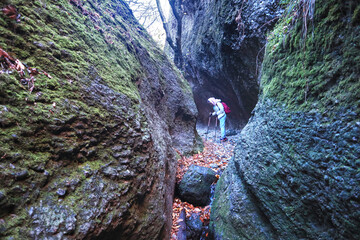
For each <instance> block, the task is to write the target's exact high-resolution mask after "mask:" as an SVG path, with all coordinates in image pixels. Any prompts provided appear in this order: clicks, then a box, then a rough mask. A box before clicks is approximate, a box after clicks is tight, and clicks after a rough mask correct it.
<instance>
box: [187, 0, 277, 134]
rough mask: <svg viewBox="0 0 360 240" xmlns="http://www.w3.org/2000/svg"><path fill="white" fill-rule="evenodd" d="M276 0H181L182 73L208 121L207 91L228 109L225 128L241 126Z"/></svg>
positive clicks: (253, 96)
mask: <svg viewBox="0 0 360 240" xmlns="http://www.w3.org/2000/svg"><path fill="white" fill-rule="evenodd" d="M282 8H283V6H282V5H281V4H279V1H275V0H272V1H257V0H250V1H243V0H226V1H208V0H196V1H184V12H185V15H184V18H183V34H182V43H183V44H182V48H183V55H184V60H185V67H184V68H185V69H184V73H185V77H186V79H187V80H188V81H189V83H190V85H191V87H192V89H193V93H194V100H195V102H196V105H197V107H198V111H199V123H202V124H207V120H208V115H209V112H210V111H211V107H210V105H209V104H208V103H207V99H208V98H209V97H215V98H220V99H221V100H223V101H224V102H226V103H227V105H228V106H229V107H230V108H231V109H232V112H231V114H230V115H229V116H228V118H227V125H228V127H229V128H241V127H243V126H244V125H245V124H246V122H247V121H248V119H249V117H250V114H251V111H252V110H253V109H254V107H255V105H256V102H257V98H258V93H259V83H258V76H259V72H260V66H261V62H262V59H263V54H264V46H265V43H266V35H265V33H266V32H267V31H268V30H269V29H271V28H272V27H273V26H274V24H275V23H276V21H277V19H278V17H279V16H280V14H281V12H282V11H283V10H282Z"/></svg>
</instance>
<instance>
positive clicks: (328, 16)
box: [261, 0, 360, 111]
mask: <svg viewBox="0 0 360 240" xmlns="http://www.w3.org/2000/svg"><path fill="white" fill-rule="evenodd" d="M316 4H317V5H316V7H315V9H316V11H315V15H314V20H313V21H312V22H311V21H310V20H308V23H307V25H308V29H307V33H306V35H305V34H304V30H303V24H304V23H303V21H304V19H303V17H302V16H298V17H297V18H296V19H294V15H288V16H284V17H283V19H282V20H280V22H279V24H278V25H277V26H276V27H275V29H274V30H273V32H272V33H270V34H269V37H268V39H269V42H268V46H267V50H266V56H265V59H264V63H263V75H262V79H261V85H262V98H263V99H264V98H266V97H271V98H275V99H277V100H279V102H282V103H285V104H286V105H287V106H288V107H289V108H291V109H303V110H304V109H311V108H312V106H313V105H314V103H316V105H317V106H318V110H319V111H325V110H326V109H327V108H328V107H329V102H331V99H332V98H335V99H342V101H340V103H339V104H338V105H337V106H336V107H341V106H350V105H352V103H353V102H354V101H356V100H358V99H359V95H358V91H356V89H359V88H360V82H359V81H355V79H356V78H357V79H359V73H360V65H359V64H360V62H359V61H358V60H359V57H358V56H359V55H360V50H359V48H356V47H355V46H356V42H359V41H360V37H359V36H360V34H359V32H360V26H359V22H358V23H357V24H353V25H352V26H351V25H349V24H348V23H347V22H346V21H345V19H346V18H348V17H349V16H348V14H349V13H346V11H344V10H343V9H342V8H343V5H342V4H341V3H340V2H339V1H336V0H333V1H327V2H325V1H320V2H319V1H317V2H316ZM356 11H358V8H356V9H355V10H354V12H353V13H351V16H354V15H356ZM289 19H292V20H291V21H289ZM290 22H295V23H294V24H293V25H291V24H289V23H290ZM284 29H286V31H284ZM304 36H306V38H304ZM284 39H285V40H284ZM283 41H284V42H283ZM349 89H352V91H349Z"/></svg>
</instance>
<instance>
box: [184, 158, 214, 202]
mask: <svg viewBox="0 0 360 240" xmlns="http://www.w3.org/2000/svg"><path fill="white" fill-rule="evenodd" d="M215 180H216V177H215V172H214V171H213V170H212V169H211V168H206V167H201V166H196V165H191V166H190V168H189V169H188V170H187V171H186V173H185V175H184V176H183V178H182V180H181V182H180V183H179V186H178V192H179V197H180V199H181V200H183V201H186V202H188V203H190V204H193V205H195V206H206V205H208V204H209V203H210V193H211V184H212V183H213V182H214V181H215Z"/></svg>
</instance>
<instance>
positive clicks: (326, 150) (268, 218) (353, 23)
mask: <svg viewBox="0 0 360 240" xmlns="http://www.w3.org/2000/svg"><path fill="white" fill-rule="evenodd" d="M290 4H291V6H292V7H293V8H292V10H288V13H289V14H288V15H284V16H283V18H282V19H281V20H280V21H279V22H278V24H277V26H276V27H275V28H274V30H273V31H272V32H270V34H269V42H268V46H267V49H266V56H265V57H264V62H263V69H262V76H261V94H260V96H259V102H258V103H257V106H256V108H255V109H254V112H253V116H252V117H251V118H250V120H249V123H248V124H247V125H246V126H245V128H244V129H243V130H242V132H241V136H240V139H239V142H238V145H237V147H236V149H235V155H234V159H233V161H232V162H231V163H230V164H229V166H228V167H227V169H226V171H225V172H224V174H223V175H222V176H221V178H220V180H219V181H218V184H217V187H216V191H215V201H214V204H213V206H212V209H211V227H212V228H213V230H214V237H215V239H358V238H359V237H360V233H359V230H358V229H359V227H360V222H359V216H360V210H359V209H360V208H359V204H360V198H359V196H360V195H359V191H360V188H359V186H360V184H359V183H360V174H359V158H360V150H359V149H360V141H359V136H360V110H359V109H360V108H359V106H360V105H359V104H360V97H359V96H360V95H359V93H360V90H359V88H360V82H359V78H360V65H359V64H360V63H359V61H358V60H357V57H356V56H359V54H360V48H359V47H358V42H359V40H360V39H359V38H360V37H359V36H360V34H359V33H360V25H359V23H360V21H359V13H358V10H359V6H358V4H357V2H356V1H349V2H348V4H343V2H341V1H336V0H331V1H323V0H319V1H316V4H315V12H313V13H311V14H309V15H307V20H309V19H311V23H310V21H308V22H306V23H307V24H309V25H307V27H308V32H307V33H306V32H304V29H305V27H304V26H305V25H304V23H305V22H304V20H305V19H306V18H305V17H304V15H302V12H303V9H304V7H303V6H299V5H296V4H294V3H293V2H290ZM307 4H310V1H309V2H307ZM355 6H356V7H355ZM306 7H309V5H307V6H305V9H306ZM313 7H314V6H310V8H311V9H314V8H313ZM295 9H299V10H298V11H299V12H297V13H295ZM309 12H311V11H309ZM310 28H311V29H312V30H309V29H310ZM285 29H286V31H285V32H284V30H285ZM355 46H357V47H355Z"/></svg>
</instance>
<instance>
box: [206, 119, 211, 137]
mask: <svg viewBox="0 0 360 240" xmlns="http://www.w3.org/2000/svg"><path fill="white" fill-rule="evenodd" d="M210 120H211V115H209V121H208V127H207V130H206V133H205V135H206V137H205V141H207V136H208V133H209V127H210Z"/></svg>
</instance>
